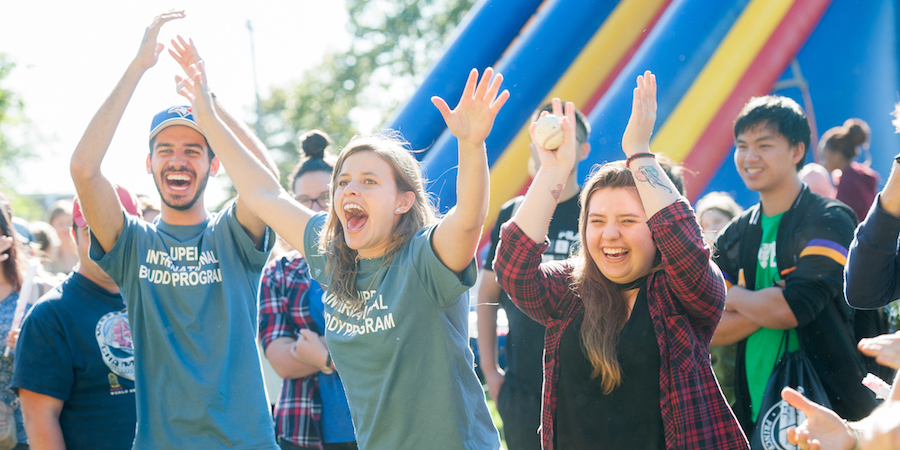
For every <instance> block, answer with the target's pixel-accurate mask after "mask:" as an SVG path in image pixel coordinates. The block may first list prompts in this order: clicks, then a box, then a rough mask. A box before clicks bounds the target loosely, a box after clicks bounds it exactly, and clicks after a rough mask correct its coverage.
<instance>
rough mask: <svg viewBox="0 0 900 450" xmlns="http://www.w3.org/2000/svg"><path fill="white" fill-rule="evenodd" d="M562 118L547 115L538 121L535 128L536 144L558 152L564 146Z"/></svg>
mask: <svg viewBox="0 0 900 450" xmlns="http://www.w3.org/2000/svg"><path fill="white" fill-rule="evenodd" d="M562 142H563V130H562V118H561V117H559V116H554V115H553V114H547V115H546V116H544V117H541V118H540V119H538V121H537V124H536V125H535V126H534V144H535V145H537V146H538V147H542V148H545V149H547V150H556V149H558V148H559V146H560V145H562Z"/></svg>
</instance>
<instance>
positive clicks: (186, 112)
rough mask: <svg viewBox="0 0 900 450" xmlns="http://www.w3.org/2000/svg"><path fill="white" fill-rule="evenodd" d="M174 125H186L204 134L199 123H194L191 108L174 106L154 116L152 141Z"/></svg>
mask: <svg viewBox="0 0 900 450" xmlns="http://www.w3.org/2000/svg"><path fill="white" fill-rule="evenodd" d="M172 125H184V126H186V127H189V128H193V129H194V130H196V131H197V132H198V133H200V134H203V132H202V131H200V127H198V126H197V122H194V115H193V114H192V113H191V107H190V106H173V107H171V108H169V109H166V110H163V111H162V112H160V113H159V114H157V115H155V116H153V122H152V123H150V140H151V141H152V140H153V138H155V137H156V135H157V134H159V132H160V131H162V130H164V129H166V128H168V127H170V126H172ZM204 137H205V136H204Z"/></svg>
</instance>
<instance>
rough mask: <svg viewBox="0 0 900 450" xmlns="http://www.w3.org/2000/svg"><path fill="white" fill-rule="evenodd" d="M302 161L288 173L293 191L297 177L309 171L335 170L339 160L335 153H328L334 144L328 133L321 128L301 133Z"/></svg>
mask: <svg viewBox="0 0 900 450" xmlns="http://www.w3.org/2000/svg"><path fill="white" fill-rule="evenodd" d="M299 140H300V149H301V153H302V154H301V155H300V162H298V163H297V165H296V166H294V168H293V169H292V170H291V174H290V175H288V181H289V182H290V185H288V189H289V190H290V191H291V192H293V191H294V184H295V183H296V182H297V178H300V177H302V176H303V175H306V174H307V173H309V172H327V173H329V174H330V173H331V172H332V171H334V164H335V162H336V160H337V158H335V157H334V156H333V155H331V154H328V153H327V151H328V149H329V148H330V147H331V146H332V145H333V144H334V142H332V141H331V138H330V137H329V136H328V134H327V133H325V132H324V131H321V130H312V131H307V132H306V133H303V134H301V135H300V138H299Z"/></svg>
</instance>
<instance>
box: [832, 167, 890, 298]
mask: <svg viewBox="0 0 900 450" xmlns="http://www.w3.org/2000/svg"><path fill="white" fill-rule="evenodd" d="M898 236H900V163H898V162H897V161H894V162H893V163H892V165H891V174H890V175H889V176H888V179H887V182H886V183H885V185H884V189H883V190H882V191H881V193H880V194H878V196H877V197H875V204H874V205H873V206H872V208H871V209H870V210H869V214H868V215H867V216H866V218H865V220H864V221H863V222H862V223H861V224H860V225H859V228H858V229H857V230H856V235H855V236H854V237H853V242H852V243H851V244H850V253H849V255H847V266H846V268H845V269H844V277H845V280H846V282H845V283H844V292H845V294H846V296H847V302H848V303H850V305H852V306H853V307H855V308H867V309H868V308H880V307H882V306H885V305H887V304H888V303H890V302H892V301H893V300H896V299H898V298H900V283H897V274H900V255H898V251H897V241H898Z"/></svg>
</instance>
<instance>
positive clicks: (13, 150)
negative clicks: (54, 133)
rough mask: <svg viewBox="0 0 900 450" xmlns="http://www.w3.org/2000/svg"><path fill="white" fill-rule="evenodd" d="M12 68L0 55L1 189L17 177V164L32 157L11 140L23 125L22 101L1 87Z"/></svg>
mask: <svg viewBox="0 0 900 450" xmlns="http://www.w3.org/2000/svg"><path fill="white" fill-rule="evenodd" d="M14 67H15V64H14V63H13V62H12V61H9V59H8V58H7V57H6V55H5V54H3V53H0V188H3V189H5V188H9V187H10V186H9V183H10V182H9V180H11V179H12V178H14V176H15V175H18V164H19V163H20V162H22V161H23V160H24V159H27V158H32V157H34V154H33V153H32V152H31V149H30V148H29V147H28V146H26V145H25V144H21V143H16V142H15V139H13V138H12V136H13V135H14V127H19V126H21V125H23V124H24V123H25V118H24V115H23V113H22V111H23V103H22V99H20V98H19V96H18V95H17V94H16V93H15V92H13V91H11V90H9V89H6V88H5V87H4V86H3V80H4V79H5V78H6V77H7V76H9V73H10V71H12V69H13V68H14ZM18 131H21V129H19V130H18Z"/></svg>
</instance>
